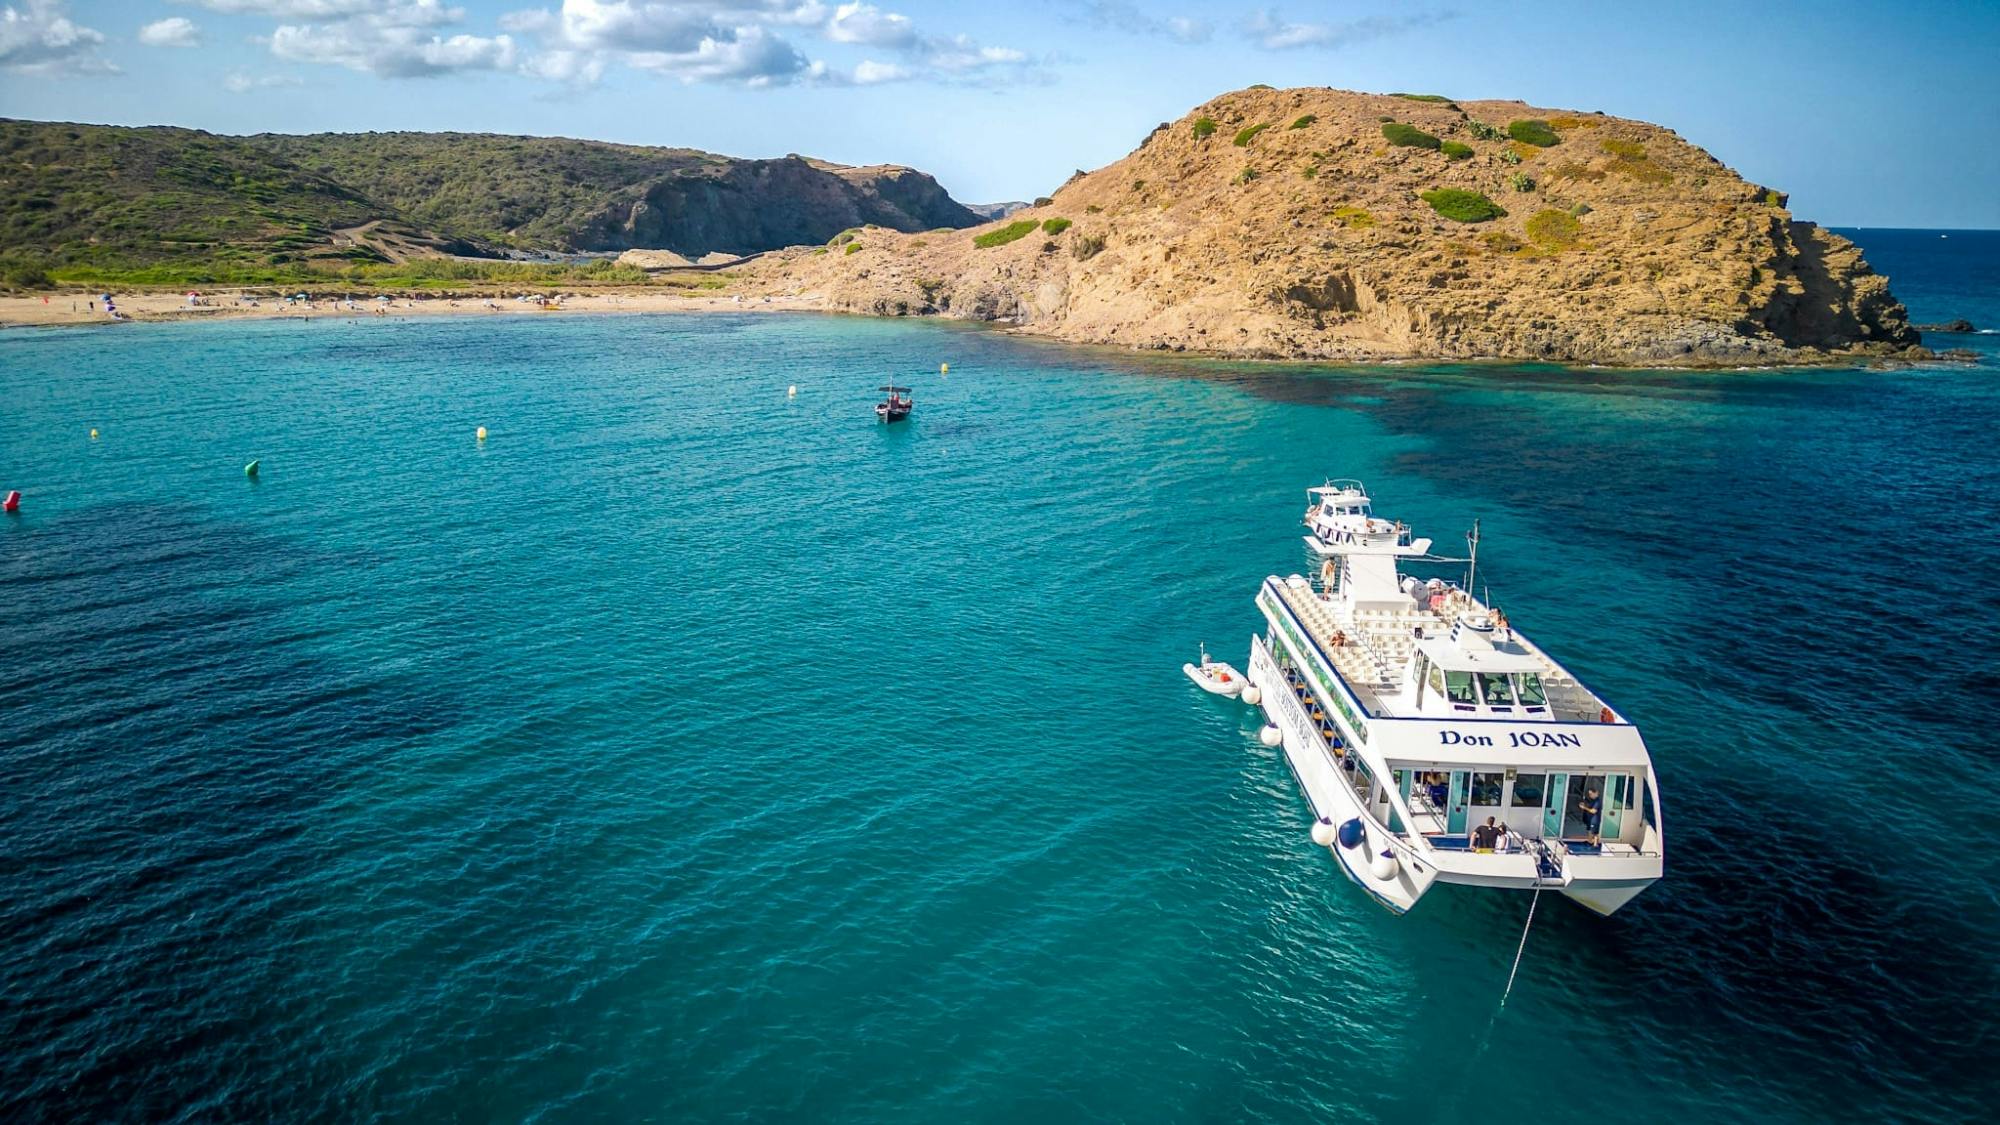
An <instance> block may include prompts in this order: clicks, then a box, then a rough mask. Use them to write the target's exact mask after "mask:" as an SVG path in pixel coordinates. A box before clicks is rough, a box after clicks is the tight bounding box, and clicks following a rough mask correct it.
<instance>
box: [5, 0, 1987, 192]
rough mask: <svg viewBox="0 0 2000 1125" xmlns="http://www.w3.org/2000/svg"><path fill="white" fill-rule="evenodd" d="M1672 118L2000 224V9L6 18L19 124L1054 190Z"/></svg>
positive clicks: (476, 1)
mask: <svg viewBox="0 0 2000 1125" xmlns="http://www.w3.org/2000/svg"><path fill="white" fill-rule="evenodd" d="M1254 82H1266V83H1270V84H1271V85H1274V86H1338V87H1343V88H1348V89H1359V90H1376V91H1392V90H1414V91H1435V92H1439V93H1445V94H1449V95H1451V96H1453V97H1459V98H1480V97H1514V98H1520V99H1523V100H1525V101H1529V102H1532V103H1535V104H1539V105H1544V106H1549V107H1551V108H1562V109H1577V110H1598V109H1601V110H1604V111H1606V112H1608V113H1613V114H1618V115H1621V116H1628V117H1637V118H1643V119H1646V120H1650V121H1654V122H1658V123H1660V124H1663V125H1666V126H1669V127H1671V128H1673V129H1675V130H1677V131H1678V132H1679V133H1680V134H1681V135H1682V136H1684V137H1687V138H1688V139H1689V140H1691V141H1693V142H1694V143H1696V144H1699V145H1702V146H1703V147H1705V148H1707V149H1708V150H1709V151H1711V152H1713V153H1714V154H1715V155H1716V156H1717V157H1719V158H1720V159H1722V160H1723V161H1724V162H1725V163H1727V164H1729V165H1731V166H1732V167H1734V168H1736V169H1737V170H1738V171H1740V172H1742V173H1743V174H1744V175H1745V176H1746V177H1748V178H1749V179H1751V180H1754V181H1757V182H1759V183H1766V184H1770V185H1772V186H1774V187H1777V188H1779V189H1781V190H1784V191H1788V192H1790V193H1791V194H1792V205H1793V210H1794V211H1795V212H1796V213H1797V214H1799V215H1800V216H1802V217H1805V218H1810V219H1815V220H1818V221H1820V222H1824V223H1828V224H1832V225H1860V226H1940V227H2000V190H1997V189H1996V184H2000V3H1972V2H1968V3H1962V4H1926V3H1904V4H1900V5H1897V6H1894V7H1889V6H1868V5H1863V4H1858V3H1840V2H1833V3H1815V4H1806V3H1783V2H1759V3H1700V2H1698V3H1684V4H1654V3H1647V4H1631V5H1596V6H1593V5H1586V4H1583V3H1579V2H1576V0H1571V2H1568V3H1505V2H1499V0H1485V2H1481V3H1478V4H1471V3H1465V2H1464V0H1438V2H1436V3H1430V2H1428V0H1415V2H1410V3H1385V2H1374V3H1368V2H1353V3H1349V2H1340V3H1331V2H1319V3H1310V2H1297V0H1292V2H1287V3H1284V4H1281V5H1273V6H1257V5H1246V6H1240V7H1225V6H1219V5H1216V4H1213V3H1199V2H1194V0H1094V2H1093V0H1011V2H1008V3H943V2H933V0H858V2H857V0H849V2H847V3H841V2H838V0H0V115H4V116H12V117H29V118H43V119H59V120H71V121H92V122H109V123H115V124H135V125H136V124H171V125H186V126H193V127H197V128H203V129H209V130H213V131H216V132H228V133H244V132H258V131H267V130H268V131H278V132H312V131H318V130H327V129H336V130H369V129H462V130H475V131H493V132H511V133H539V134H556V135H563V136H576V137H593V138H598V139H603V140H614V141H627V142H633V143H646V144H671V145H687V146H691V147H695V148H703V149H709V150H712V151H716V152H724V153H730V154H733V155H741V156H777V155H782V154H784V153H787V152H799V153H804V154H807V155H812V156H820V157H825V158H828V159H832V160H839V161H844V162H848V163H881V162H893V163H902V164H910V165H913V166H915V167H918V168H921V169H923V170H925V171H927V172H931V173H933V174H934V175H936V176H937V177H938V178H939V179H940V180H941V181H943V183H944V185H945V186H946V187H947V188H948V189H950V190H951V192H952V193H953V194H954V195H956V196H957V197H959V198H960V199H963V200H967V201H971V202H985V201H989V200H999V199H1019V198H1032V197H1033V196H1035V195H1039V194H1045V193H1047V192H1048V191H1049V190H1051V189H1053V188H1054V187H1055V186H1056V185H1058V184H1060V183H1061V182H1062V181H1063V179H1064V178H1065V177H1067V176H1068V175H1069V173H1070V172H1071V171H1073V170H1074V169H1077V168H1085V169H1088V168H1096V167H1099V166H1101V165H1103V164H1106V163H1108V162H1110V161H1112V160H1115V159H1117V158H1118V157H1120V156H1122V155H1124V154H1125V153H1126V152H1127V151H1129V150H1130V149H1131V148H1132V147H1133V146H1134V145H1136V144H1137V143H1138V141H1139V140H1140V139H1141V138H1143V137H1144V136H1145V135H1146V132H1147V131H1148V130H1149V129H1151V128H1152V127H1153V126H1154V125H1155V124H1157V123H1159V122H1160V121H1163V120H1168V119H1171V118H1175V117H1178V116H1180V115H1181V114H1183V113H1185V112H1186V111H1187V110H1188V109H1189V108H1191V107H1193V106H1194V105H1196V104H1197V103H1199V102H1201V101H1204V100H1206V99H1207V98H1210V97H1213V96H1214V95H1216V94H1218V93H1221V92H1223V91H1226V90H1230V89H1235V88H1238V87H1241V86H1247V85H1249V84H1251V83H1254Z"/></svg>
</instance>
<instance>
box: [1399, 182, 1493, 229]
mask: <svg viewBox="0 0 2000 1125" xmlns="http://www.w3.org/2000/svg"><path fill="white" fill-rule="evenodd" d="M1418 198H1420V199H1422V200H1423V201H1424V202H1425V203H1428V204H1430V205H1431V210H1433V211H1436V212H1437V213H1438V214H1440V215H1443V216H1444V217H1445V218H1447V219H1450V220H1451V221H1452V222H1455V223H1483V222H1486V221H1487V220H1489V219H1498V218H1500V217H1501V216H1503V215H1505V214H1506V213H1507V211H1506V209H1505V208H1503V207H1501V206H1500V205H1499V204H1498V203H1495V202H1493V201H1492V200H1490V199H1488V198H1486V197H1485V196H1483V195H1481V194H1479V193H1478V192H1476V191H1465V190H1463V189H1461V188H1438V189H1436V190H1434V191H1427V192H1424V193H1422V195H1420V196H1419V197H1418Z"/></svg>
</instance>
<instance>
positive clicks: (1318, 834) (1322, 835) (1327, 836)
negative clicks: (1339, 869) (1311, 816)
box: [1312, 817, 1333, 848]
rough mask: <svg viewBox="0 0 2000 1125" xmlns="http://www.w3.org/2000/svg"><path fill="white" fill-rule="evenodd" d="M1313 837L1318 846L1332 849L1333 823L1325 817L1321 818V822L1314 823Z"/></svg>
mask: <svg viewBox="0 0 2000 1125" xmlns="http://www.w3.org/2000/svg"><path fill="white" fill-rule="evenodd" d="M1312 836H1313V843H1315V844H1318V845H1319V846H1320V847H1322V848H1330V847H1332V846H1333V822H1332V821H1330V820H1328V819H1327V818H1325V817H1320V818H1319V820H1317V821H1315V822H1314V823H1313V829H1312Z"/></svg>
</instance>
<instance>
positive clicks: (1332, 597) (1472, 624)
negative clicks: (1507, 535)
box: [1250, 480, 1666, 914]
mask: <svg viewBox="0 0 2000 1125" xmlns="http://www.w3.org/2000/svg"><path fill="white" fill-rule="evenodd" d="M1308 498H1309V505H1308V507H1307V509H1306V516H1305V526H1306V528H1307V530H1308V532H1309V533H1308V534H1307V535H1306V537H1305V542H1306V547H1307V549H1308V551H1310V553H1311V555H1312V557H1313V559H1314V561H1315V562H1316V563H1317V564H1318V574H1317V576H1316V577H1315V578H1311V579H1309V578H1306V577H1305V576H1302V575H1297V574H1294V575H1291V576H1289V577H1284V578H1280V577H1276V576H1272V577H1270V578H1267V579H1265V580H1264V585H1263V587H1262V589H1260V590H1259V591H1258V593H1257V607H1258V609H1259V610H1261V611H1262V612H1263V615H1264V619H1265V622H1266V624H1267V626H1268V628H1267V629H1266V631H1265V633H1264V634H1263V635H1262V636H1257V637H1252V638H1251V640H1250V682H1251V684H1252V685H1254V686H1255V687H1256V688H1258V689H1260V693H1261V696H1262V700H1261V706H1262V707H1263V710H1264V714H1265V717H1266V719H1267V720H1268V722H1269V725H1268V726H1266V727H1265V728H1264V732H1263V740H1264V742H1265V744H1266V745H1269V746H1273V747H1276V746H1280V745H1282V746H1283V747H1284V752H1285V758H1286V761H1287V762H1288V763H1289V764H1290V765H1291V768H1292V772H1293V774H1294V775H1295V776H1296V777H1297V779H1298V782H1299V787H1300V788H1301V789H1302V790H1304V792H1305V795H1306V799H1307V801H1309V802H1310V803H1311V805H1312V808H1313V812H1314V814H1315V816H1316V823H1315V824H1314V826H1313V839H1314V842H1316V843H1318V844H1320V845H1322V846H1325V847H1328V848H1330V849H1331V850H1332V852H1333V854H1334V857H1335V858H1336V859H1337V860H1338V861H1339V862H1340V866H1341V870H1342V871H1344V872H1345V873H1346V874H1347V875H1348V877H1349V878H1350V879H1352V880H1353V881H1354V882H1355V883H1357V884H1359V885H1360V886H1361V887H1362V889H1364V890H1366V891H1367V892H1368V893H1369V894H1370V895H1372V896H1374V898H1375V899H1376V900H1377V901H1379V902H1381V903H1382V904H1383V905H1384V906H1387V907H1388V908H1389V909H1390V910H1393V911H1395V912H1397V913H1399V914H1400V913H1402V912H1403V911H1406V910H1408V909H1409V908H1410V907H1412V906H1415V905H1416V903H1417V900H1418V899H1420V898H1422V897H1423V896H1424V894H1425V892H1427V891H1428V890H1430V888H1431V887H1432V885H1433V884H1435V883H1437V882H1440V881H1442V882H1446V883H1463V884H1467V885H1471V886H1482V887H1503V888H1512V889H1517V890H1539V889H1544V888H1546V889H1550V890H1559V891H1561V892H1562V893H1563V894H1564V895H1567V896H1568V897H1570V898H1572V899H1575V900H1576V901H1577V902H1580V903H1582V904H1583V905H1585V906H1587V907H1589V908H1590V909H1592V910H1595V911H1597V912H1598V913H1600V914H1610V913H1611V912H1612V911H1615V910H1617V909H1618V908H1619V907H1621V906H1623V905H1624V904H1625V903H1627V902H1629V901H1631V900H1632V898H1633V897H1634V896H1636V895H1637V894H1639V892H1641V891H1643V890H1645V889H1646V888H1647V887H1648V886H1650V885H1651V884H1652V883H1653V882H1654V881H1655V880H1657V879H1659V878H1660V875H1661V873H1662V870H1663V866H1664V862H1665V860H1664V856H1665V851H1666V837H1665V835H1664V833H1663V829H1662V820H1661V815H1660V796H1659V783H1658V780H1657V779H1656V778H1655V776H1654V773H1653V765H1652V759H1651V758H1650V757H1649V756H1648V754H1647V752H1646V744H1645V740H1644V739H1642V738H1641V737H1640V736H1639V730H1638V728H1637V727H1635V726H1633V725H1632V723H1631V722H1630V721H1628V720H1627V719H1626V718H1624V717H1623V716H1621V715H1620V714H1618V713H1617V712H1616V711H1614V710H1613V709H1612V707H1611V705H1610V704H1609V703H1607V702H1606V701H1605V700H1604V699H1603V698H1601V697H1599V696H1598V695H1597V694H1595V693H1594V692H1592V691H1591V690H1590V689H1589V688H1587V687H1585V686H1584V685H1583V684H1582V683H1580V682H1579V681H1578V680H1577V679H1576V677H1575V676H1573V675H1571V674H1570V673H1569V672H1568V670H1566V669H1565V668H1564V667H1563V666H1562V665H1561V664H1559V663H1557V662H1556V660H1555V659H1554V658H1553V657H1551V656H1549V655H1548V654H1547V653H1546V652H1544V651H1542V649H1541V648H1539V647H1537V646H1536V645H1535V644H1534V643H1533V642H1531V641H1530V640H1529V639H1528V638H1527V637H1526V636H1525V635H1524V634H1522V633H1521V632H1520V630H1518V629H1516V628H1514V627H1513V625H1512V624H1510V623H1509V622H1508V620H1507V618H1506V616H1505V615H1504V614H1502V613H1501V612H1500V611H1498V610H1496V609H1494V608H1492V607H1491V606H1489V605H1488V604H1486V602H1484V601H1482V600H1481V599H1480V598H1477V597H1475V596H1473V594H1472V590H1473V578H1474V576H1475V575H1476V574H1477V567H1478V558H1479V531H1478V526H1477V525H1476V524H1475V525H1474V528H1473V531H1472V532H1471V534H1469V535H1468V536H1467V539H1468V541H1469V543H1470V545H1471V551H1470V553H1469V557H1468V558H1464V559H1443V558H1439V557H1437V556H1434V555H1432V554H1431V553H1430V548H1431V541H1430V540H1428V539H1414V538H1412V537H1411V534H1410V530H1409V528H1407V527H1405V526H1404V525H1403V524H1402V523H1400V522H1391V521H1388V520H1384V519H1380V518H1377V517H1376V516H1375V514H1374V512H1373V511H1372V505H1371V503H1370V501H1369V498H1368V493H1367V490H1366V489H1364V488H1363V487H1362V486H1361V484H1360V482H1358V481H1352V480H1342V481H1334V482H1331V483H1329V484H1326V485H1323V486H1321V487H1318V488H1313V489H1309V490H1308ZM1423 563H1432V564H1435V563H1465V564H1467V568H1466V571H1465V581H1464V583H1463V584H1459V583H1456V582H1448V581H1445V580H1443V579H1441V578H1435V577H1433V578H1428V579H1426V578H1421V577H1418V576H1416V575H1406V574H1403V573H1402V571H1401V567H1402V566H1403V565H1406V564H1407V565H1418V564H1423Z"/></svg>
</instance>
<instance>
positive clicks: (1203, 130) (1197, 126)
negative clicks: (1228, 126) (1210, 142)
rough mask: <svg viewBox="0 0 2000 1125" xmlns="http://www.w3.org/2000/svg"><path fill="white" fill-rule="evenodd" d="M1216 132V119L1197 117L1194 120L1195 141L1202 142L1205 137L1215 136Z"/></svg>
mask: <svg viewBox="0 0 2000 1125" xmlns="http://www.w3.org/2000/svg"><path fill="white" fill-rule="evenodd" d="M1215 130H1216V124H1215V118H1213V117H1197V118H1195V119H1194V139H1195V140H1201V139H1203V138H1205V137H1210V136H1213V135H1214V134H1215Z"/></svg>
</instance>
